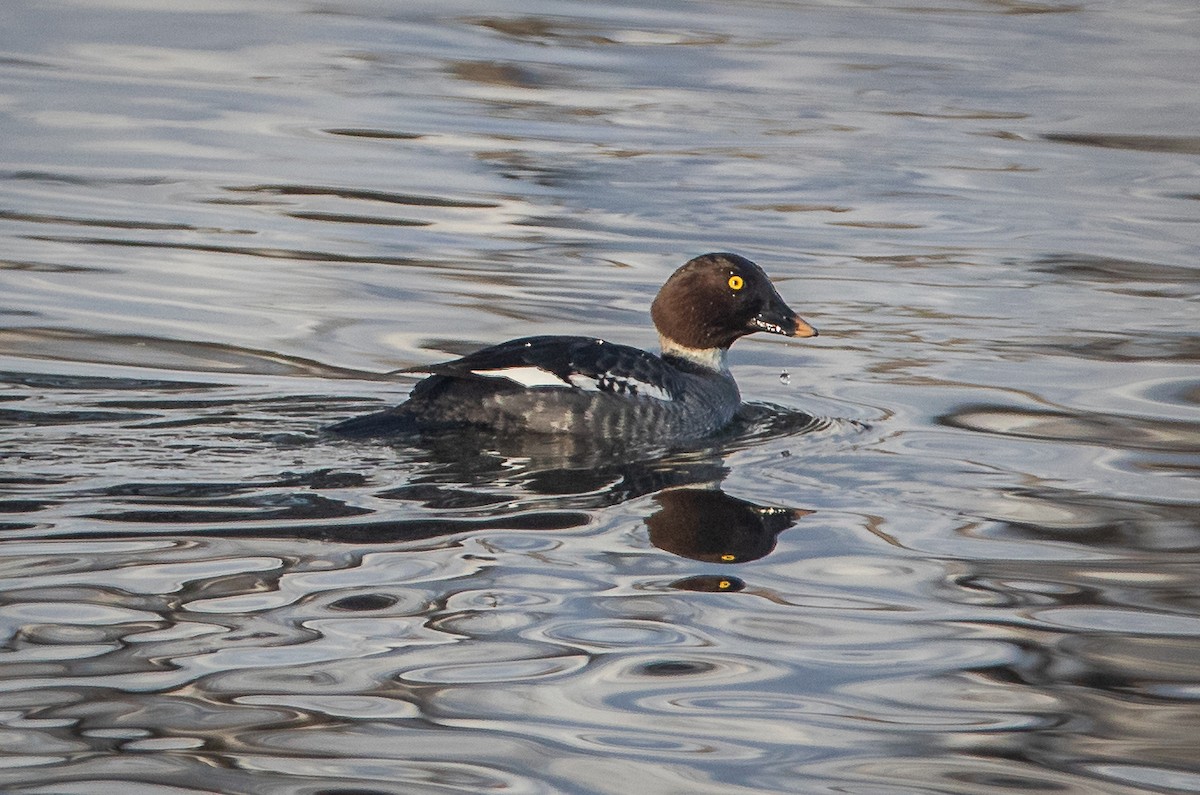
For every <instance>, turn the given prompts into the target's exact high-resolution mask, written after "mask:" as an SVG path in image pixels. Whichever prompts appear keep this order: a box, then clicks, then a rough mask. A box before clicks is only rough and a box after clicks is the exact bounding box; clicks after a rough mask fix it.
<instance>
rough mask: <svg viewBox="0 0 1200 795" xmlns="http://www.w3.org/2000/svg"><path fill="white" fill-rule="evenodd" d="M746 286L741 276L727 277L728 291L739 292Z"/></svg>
mask: <svg viewBox="0 0 1200 795" xmlns="http://www.w3.org/2000/svg"><path fill="white" fill-rule="evenodd" d="M745 285H746V280H745V279H743V278H742V277H741V276H738V275H736V274H735V275H733V276H730V277H729V289H731V290H740V289H742V288H743V287H744V286H745Z"/></svg>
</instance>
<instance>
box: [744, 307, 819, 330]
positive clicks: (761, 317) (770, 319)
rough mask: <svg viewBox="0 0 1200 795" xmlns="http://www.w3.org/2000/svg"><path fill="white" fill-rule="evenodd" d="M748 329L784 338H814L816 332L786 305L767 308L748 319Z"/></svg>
mask: <svg viewBox="0 0 1200 795" xmlns="http://www.w3.org/2000/svg"><path fill="white" fill-rule="evenodd" d="M750 328H751V329H752V330H754V331H765V332H767V333H768V334H782V335H783V336H785V337H815V336H817V330H816V329H815V328H813V327H812V326H810V325H809V324H808V323H807V322H806V321H805V320H804V318H802V317H800V316H799V315H797V314H796V313H795V312H793V311H792V310H791V309H789V308H788V307H787V306H786V305H783V304H780V305H779V306H774V307H768V308H767V309H764V310H763V311H762V312H759V313H758V314H757V315H755V316H754V317H752V318H750Z"/></svg>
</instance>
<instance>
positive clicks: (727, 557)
mask: <svg viewBox="0 0 1200 795" xmlns="http://www.w3.org/2000/svg"><path fill="white" fill-rule="evenodd" d="M731 281H732V280H731ZM721 560H723V561H725V562H726V563H729V562H730V561H734V560H737V555H730V554H729V553H726V554H724V555H722V556H721Z"/></svg>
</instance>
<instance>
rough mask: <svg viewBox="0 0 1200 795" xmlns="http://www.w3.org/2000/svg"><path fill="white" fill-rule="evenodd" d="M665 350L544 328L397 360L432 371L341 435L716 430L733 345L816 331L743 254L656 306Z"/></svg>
mask: <svg viewBox="0 0 1200 795" xmlns="http://www.w3.org/2000/svg"><path fill="white" fill-rule="evenodd" d="M650 317H651V319H652V321H653V323H654V327H655V328H656V329H657V331H658V336H659V343H660V349H661V350H660V353H658V354H654V353H651V352H649V351H645V350H641V349H639V348H635V347H632V346H629V345H622V344H618V343H613V342H607V341H605V340H602V339H597V338H595V337H588V336H569V335H540V336H531V337H522V338H520V339H514V340H510V341H508V342H503V343H500V344H498V345H492V346H489V347H486V348H483V349H481V350H478V351H475V352H474V353H470V354H468V355H466V356H463V357H461V358H459V359H454V360H452V361H447V362H441V363H437V364H429V365H424V366H420V367H412V368H405V369H404V370H397V371H395V372H397V373H417V374H425V375H426V376H427V377H426V378H424V379H422V380H421V381H419V382H418V383H417V384H416V385H415V386H414V387H413V389H412V391H411V392H410V394H409V397H408V399H407V400H405V401H404V402H403V403H400V404H399V405H397V406H394V407H392V408H388V409H386V410H383V411H376V412H372V413H370V414H365V415H361V416H357V417H351V418H350V419H346V420H343V421H341V422H338V423H335V424H333V425H331V426H329V427H328V428H327V429H326V430H327V431H328V432H330V433H332V434H335V435H337V436H340V437H380V436H383V437H388V436H399V435H414V434H415V435H424V434H434V433H442V432H454V431H459V430H467V429H470V430H473V431H481V432H486V433H491V434H499V435H504V436H509V435H525V434H544V435H566V436H571V437H589V438H596V439H604V440H625V439H628V440H634V439H636V440H639V441H644V440H656V441H661V442H668V443H669V442H673V441H680V440H685V439H691V438H700V437H704V436H708V435H711V434H713V433H715V432H717V431H719V430H721V429H722V428H724V427H725V426H727V425H728V424H729V423H730V422H731V421H732V419H733V417H734V415H735V414H736V412H737V410H738V408H739V407H740V406H741V394H740V392H739V390H738V386H737V382H736V381H735V380H734V378H733V374H732V373H731V372H730V371H729V367H728V364H727V361H726V360H727V355H728V352H729V348H730V346H731V345H732V344H733V343H734V342H736V341H737V340H739V339H741V338H742V337H744V336H746V335H749V334H754V333H758V332H764V333H767V334H778V335H782V336H785V337H798V338H806V337H816V336H817V330H816V329H815V328H814V327H813V326H812V325H810V324H809V323H808V322H807V321H805V320H804V319H802V318H801V317H800V316H799V315H797V314H796V313H795V312H794V311H793V310H792V309H791V308H790V307H789V306H788V305H787V303H786V302H785V301H784V300H783V298H782V297H780V295H779V293H778V292H777V291H776V289H775V287H774V285H772V283H771V280H770V279H769V278H768V277H767V275H766V273H765V272H764V271H763V270H762V268H760V267H759V266H758V265H757V264H755V263H754V262H752V261H751V260H749V259H747V258H746V257H743V256H740V255H738V254H732V253H710V254H703V255H701V256H698V257H695V258H693V259H691V260H688V261H687V262H686V263H684V264H683V265H682V266H681V267H680V268H679V269H678V270H676V271H675V272H674V273H673V274H671V276H670V277H669V278H668V279H667V281H666V283H665V284H663V286H662V288H661V289H660V290H659V291H658V294H657V296H656V297H655V299H654V302H653V303H652V304H651V307H650Z"/></svg>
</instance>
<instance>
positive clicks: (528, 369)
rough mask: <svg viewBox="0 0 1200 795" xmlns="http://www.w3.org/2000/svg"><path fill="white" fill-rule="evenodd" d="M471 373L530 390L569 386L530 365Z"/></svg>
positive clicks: (551, 374) (539, 368)
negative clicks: (541, 387) (500, 379)
mask: <svg viewBox="0 0 1200 795" xmlns="http://www.w3.org/2000/svg"><path fill="white" fill-rule="evenodd" d="M471 372H473V373H475V375H482V376H484V377H486V378H507V379H508V380H509V381H513V382H515V383H518V384H520V385H521V386H524V387H531V388H532V387H539V386H570V384H569V383H567V382H566V381H564V380H563V379H561V378H559V377H558V376H557V375H555V374H554V373H552V372H550V371H549V370H543V369H542V368H541V367H534V366H533V365H531V364H530V365H525V366H523V367H501V368H499V369H496V370H472V371H471Z"/></svg>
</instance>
